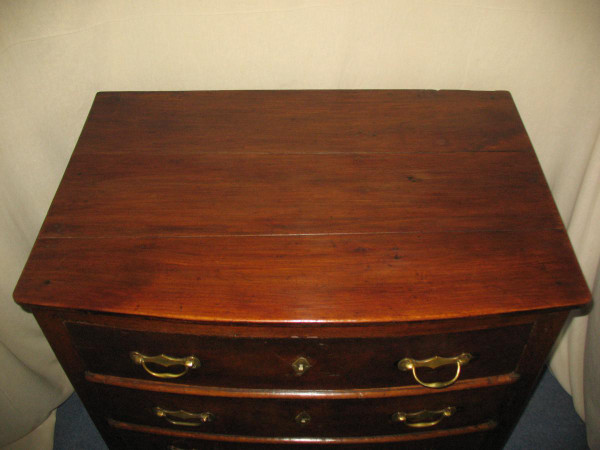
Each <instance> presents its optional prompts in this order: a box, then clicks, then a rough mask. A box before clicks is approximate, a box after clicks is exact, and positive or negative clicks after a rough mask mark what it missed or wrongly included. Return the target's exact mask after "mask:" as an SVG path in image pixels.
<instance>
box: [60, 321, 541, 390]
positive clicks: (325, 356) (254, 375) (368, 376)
mask: <svg viewBox="0 0 600 450" xmlns="http://www.w3.org/2000/svg"><path fill="white" fill-rule="evenodd" d="M67 328H68V329H69V331H70V333H71V336H73V341H74V344H75V347H76V348H77V351H78V353H79V355H80V356H81V358H82V359H83V360H84V361H85V364H86V367H87V370H89V371H91V372H96V373H99V374H107V375H117V376H122V377H129V378H138V379H147V380H157V378H156V377H153V376H152V375H149V374H148V373H146V371H145V370H144V369H143V368H142V367H141V366H139V365H135V364H134V363H133V362H132V360H131V358H130V356H129V354H130V352H132V351H137V352H140V353H142V354H144V355H148V356H152V355H159V354H167V355H170V356H172V357H186V356H192V355H193V356H195V357H196V358H198V360H199V361H200V363H201V366H200V367H198V368H196V369H193V370H190V371H189V372H188V373H187V374H186V375H185V376H182V377H181V378H177V379H174V380H172V382H173V383H183V384H195V385H201V386H221V387H237V388H252V389H265V388H271V389H272V388H273V386H277V388H278V389H310V390H315V389H348V388H366V389H368V388H375V387H390V386H407V385H415V384H417V383H416V381H415V380H414V378H413V375H412V373H411V372H402V371H400V370H398V368H397V367H396V364H397V363H398V361H400V360H401V359H402V358H405V357H409V358H414V359H419V360H420V359H427V358H431V357H433V356H436V355H439V356H447V357H451V356H457V355H460V354H462V353H470V354H471V355H473V359H472V361H471V362H469V364H467V365H465V366H464V368H463V369H462V376H461V380H464V379H469V378H477V377H484V376H492V375H501V374H507V373H511V372H512V371H514V369H515V368H516V366H517V362H518V360H519V356H520V354H521V352H522V349H523V347H524V345H525V342H526V341H527V337H528V336H529V330H530V328H531V327H530V326H529V325H521V326H512V327H505V328H500V329H498V328H495V329H488V330H476V331H468V330H462V331H461V332H456V333H446V334H439V335H429V336H410V337H403V338H394V339H385V338H379V339H368V338H365V339H360V340H357V339H356V338H346V339H344V338H338V339H320V338H314V339H301V338H296V339H289V338H287V339H284V338H279V339H277V338H271V339H256V338H254V339H246V338H215V337H211V336H192V335H187V336H186V335H178V334H165V333H154V332H136V331H129V330H123V329H114V328H106V327H92V326H89V325H78V324H67ZM301 356H302V357H305V358H306V359H307V360H308V362H309V364H310V365H311V366H312V367H311V368H310V369H308V370H307V371H306V373H304V374H302V375H300V376H298V375H296V373H295V372H294V370H293V367H292V363H293V362H294V361H295V360H296V359H297V358H299V357H301ZM151 367H152V370H155V371H157V372H161V371H164V369H163V368H161V367H159V366H157V365H151ZM171 370H173V369H171ZM177 370H178V369H177V368H175V371H177ZM179 370H181V367H180V368H179ZM455 372H456V366H454V365H452V366H446V367H440V368H438V369H436V370H430V369H426V368H425V369H421V370H420V371H419V373H420V376H421V378H422V379H423V380H424V381H426V382H432V381H437V380H450V379H452V377H453V376H454V374H455Z"/></svg>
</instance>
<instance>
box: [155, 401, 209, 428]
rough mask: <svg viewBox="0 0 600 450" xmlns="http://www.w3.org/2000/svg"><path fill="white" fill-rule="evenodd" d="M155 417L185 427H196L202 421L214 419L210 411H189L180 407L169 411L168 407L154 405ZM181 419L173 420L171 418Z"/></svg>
mask: <svg viewBox="0 0 600 450" xmlns="http://www.w3.org/2000/svg"><path fill="white" fill-rule="evenodd" d="M152 410H153V411H154V414H156V416H157V417H163V418H164V419H165V420H166V421H167V422H169V423H172V424H173V425H184V426H186V427H198V426H200V425H202V424H204V423H209V422H212V421H213V420H215V415H214V414H213V413H211V412H208V411H206V412H201V413H191V412H188V411H184V410H183V409H180V410H179V411H169V410H168V409H164V408H161V407H160V406H155V407H154V408H153V409H152ZM173 417H174V418H175V419H182V420H175V419H173Z"/></svg>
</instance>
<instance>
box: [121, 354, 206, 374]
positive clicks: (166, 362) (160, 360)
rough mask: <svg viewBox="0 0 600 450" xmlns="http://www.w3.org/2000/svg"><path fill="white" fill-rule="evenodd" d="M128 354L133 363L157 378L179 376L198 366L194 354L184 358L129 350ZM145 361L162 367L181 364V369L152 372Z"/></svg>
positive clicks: (198, 362) (198, 363)
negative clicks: (176, 371) (178, 370)
mask: <svg viewBox="0 0 600 450" xmlns="http://www.w3.org/2000/svg"><path fill="white" fill-rule="evenodd" d="M129 356H130V357H131V360H132V361H133V362H134V363H135V364H138V365H141V366H142V367H143V368H144V370H145V371H146V372H148V373H149V374H150V375H152V376H154V377H157V378H179V377H182V376H184V375H185V374H186V373H188V370H190V369H195V368H197V367H200V361H199V360H198V358H196V357H195V356H186V357H184V358H174V357H172V356H167V355H157V356H146V355H142V354H141V353H140V352H131V353H130V354H129ZM147 363H152V364H158V365H160V366H163V367H171V366H183V370H182V371H181V372H178V373H170V372H154V371H153V370H150V369H149V368H148V366H147V365H146V364H147Z"/></svg>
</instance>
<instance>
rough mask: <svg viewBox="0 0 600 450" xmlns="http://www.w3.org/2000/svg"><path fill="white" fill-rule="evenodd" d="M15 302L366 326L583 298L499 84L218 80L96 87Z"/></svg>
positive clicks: (526, 146) (540, 178)
mask: <svg viewBox="0 0 600 450" xmlns="http://www.w3.org/2000/svg"><path fill="white" fill-rule="evenodd" d="M14 296H15V299H16V300H17V301H18V302H21V303H23V304H31V305H40V306H50V307H52V306H54V307H61V308H75V309H84V310H90V311H99V312H109V313H123V314H137V315H142V316H151V317H163V318H173V319H186V320H202V321H215V322H231V321H233V322H252V323H254V322H256V323H261V322H265V323H276V322H280V323H344V322H346V323H358V322H361V323H363V322H402V321H419V320H434V319H450V318H464V317H475V316H481V315H486V314H504V313H511V312H525V311H535V310H543V309H552V308H564V307H573V306H577V305H581V304H583V303H585V302H586V301H588V299H589V291H588V289H587V287H586V285H585V282H584V280H583V277H582V275H581V272H580V269H579V267H578V265H577V262H576V260H575V257H574V254H573V251H572V249H571V247H570V244H569V242H568V238H567V235H566V233H565V231H564V228H563V226H562V223H561V220H560V217H559V216H558V213H557V210H556V207H555V206H554V203H553V201H552V197H551V195H550V192H549V190H548V187H547V185H546V182H545V180H544V176H543V174H542V172H541V169H540V166H539V164H538V162H537V160H536V157H535V153H534V151H533V149H532V147H531V144H530V142H529V139H528V138H527V135H526V133H525V130H524V128H523V125H522V123H521V121H520V119H519V116H518V113H517V110H516V108H515V106H514V103H513V102H512V99H511V97H510V94H508V93H506V92H467V91H439V92H438V91H270V92H265V91H245V92H241V91H217V92H162V93H156V92H155V93H100V94H98V95H97V97H96V100H95V102H94V105H93V107H92V110H91V112H90V115H89V117H88V120H87V122H86V125H85V127H84V129H83V131H82V134H81V137H80V139H79V142H78V144H77V147H76V149H75V151H74V154H73V156H72V158H71V161H70V163H69V165H68V167H67V170H66V173H65V175H64V178H63V181H62V183H61V185H60V187H59V189H58V191H57V194H56V197H55V199H54V201H53V203H52V205H51V207H50V210H49V213H48V216H47V219H46V221H45V223H44V224H43V226H42V230H41V232H40V235H39V238H38V240H37V243H36V245H35V247H34V249H33V251H32V254H31V256H30V258H29V261H28V263H27V265H26V267H25V269H24V272H23V276H22V278H21V280H20V282H19V284H18V286H17V288H16V290H15V294H14Z"/></svg>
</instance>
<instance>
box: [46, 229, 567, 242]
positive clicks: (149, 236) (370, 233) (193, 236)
mask: <svg viewBox="0 0 600 450" xmlns="http://www.w3.org/2000/svg"><path fill="white" fill-rule="evenodd" d="M563 229H564V228H563V227H561V226H554V227H544V228H515V229H476V230H443V231H440V230H434V231H362V232H360V231H357V232H331V233H248V234H244V233H232V234H182V235H168V234H165V235H156V234H147V235H143V234H142V235H140V234H136V235H114V236H42V235H40V236H38V238H37V239H38V240H42V239H196V238H230V237H313V236H314V237H319V236H323V237H327V236H377V235H393V234H454V233H455V234H461V233H464V234H467V233H531V232H539V231H542V230H557V231H560V230H563Z"/></svg>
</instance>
